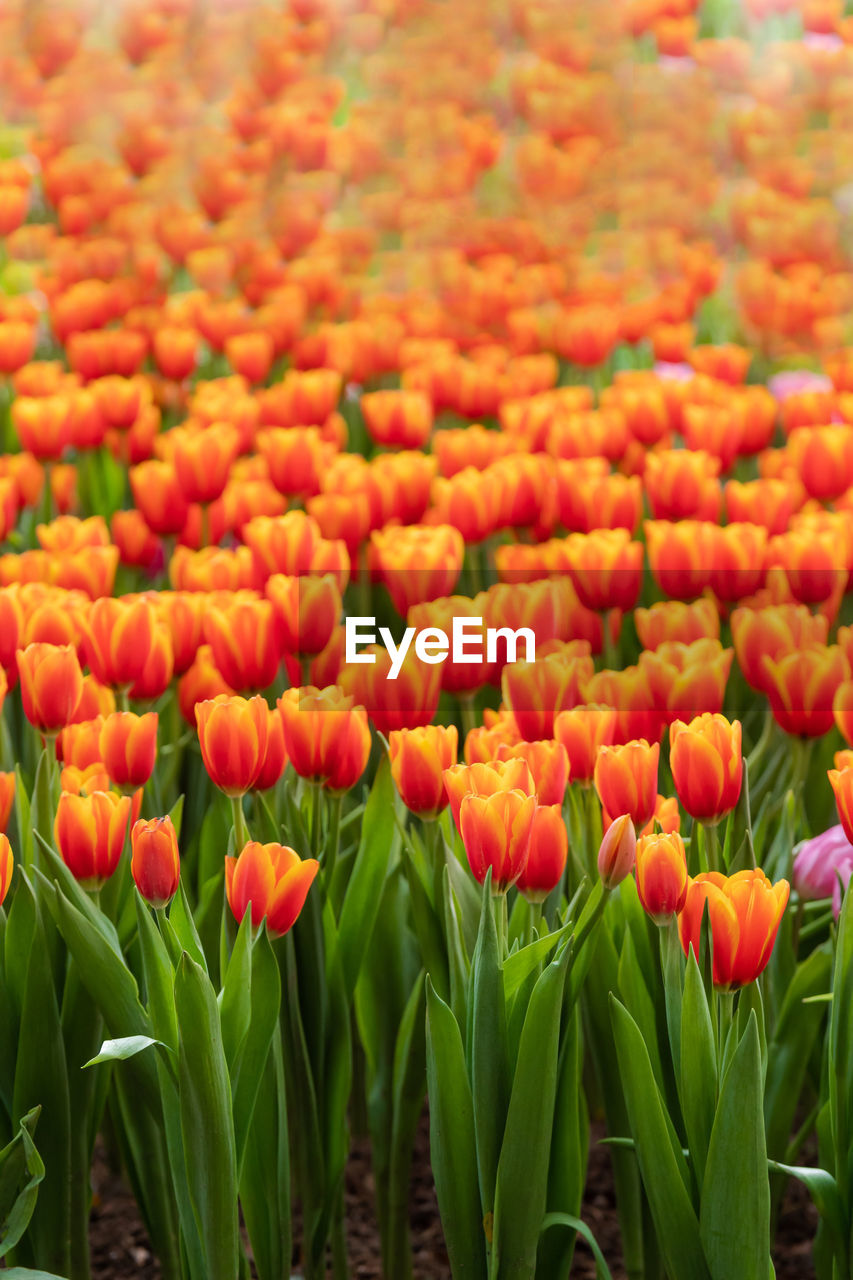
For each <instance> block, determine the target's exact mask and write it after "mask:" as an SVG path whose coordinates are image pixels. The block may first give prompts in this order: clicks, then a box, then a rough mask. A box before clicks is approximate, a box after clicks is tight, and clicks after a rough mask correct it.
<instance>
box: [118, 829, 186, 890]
mask: <svg viewBox="0 0 853 1280" xmlns="http://www.w3.org/2000/svg"><path fill="white" fill-rule="evenodd" d="M130 846H131V851H132V852H131V859H130V872H131V875H132V876H133V880H134V884H135V885H136V887H137V889H138V890H139V892H140V893H141V894H142V896H143V898H144V899H145V901H146V902H148V903H150V904H151V906H152V907H165V905H166V903H167V902H170V901H171V899H172V898H173V897H174V896H175V894H176V893H177V890H178V884H179V882H180V878H181V859H180V855H179V853H178V836H177V832H176V831H175V828H174V825H173V824H172V819H171V818H170V817H168V816H167V817H165V818H149V819H148V820H147V821H142V820H140V821H139V822H135V823H134V824H133V828H132V830H131V833H130Z"/></svg>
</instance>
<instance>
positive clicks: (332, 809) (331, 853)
mask: <svg viewBox="0 0 853 1280" xmlns="http://www.w3.org/2000/svg"><path fill="white" fill-rule="evenodd" d="M318 790H319V788H318ZM343 803H344V797H343V794H341V793H339V792H330V794H329V831H328V834H327V836H326V848H325V852H324V862H323V872H324V875H325V879H326V885H327V886H331V883H332V877H333V875H334V873H335V865H336V864H337V861H338V853H339V852H340V848H341V809H342V807H343Z"/></svg>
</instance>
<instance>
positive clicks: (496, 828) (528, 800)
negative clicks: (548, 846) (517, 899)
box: [459, 790, 537, 894]
mask: <svg viewBox="0 0 853 1280" xmlns="http://www.w3.org/2000/svg"><path fill="white" fill-rule="evenodd" d="M536 807H537V806H536V798H535V796H529V795H525V793H524V792H523V791H515V790H513V791H506V790H502V791H496V792H495V793H494V794H492V795H476V794H474V793H473V792H469V793H468V794H467V795H466V796H465V797H464V799H463V801H462V805H461V808H460V810H459V826H460V832H461V835H462V843H463V845H464V846H465V854H466V856H467V858H468V865H469V867H470V868H471V872H472V874H473V876H474V879H475V880H476V881H477V882H478V883H479V884H482V883H483V881H484V880H485V878H486V875H487V873H488V871H489V869H490V868H491V871H492V891H493V893H496V894H501V893H506V891H507V889H509V887H510V886H511V885H513V884H515V882H516V880H518V878H519V876H520V875H521V874H522V872H523V871H524V868H525V866H526V865H527V859H528V855H529V852H530V837H531V833H532V830H533V817H534V814H535V812H536Z"/></svg>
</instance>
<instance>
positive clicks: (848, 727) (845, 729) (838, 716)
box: [832, 659, 853, 747]
mask: <svg viewBox="0 0 853 1280" xmlns="http://www.w3.org/2000/svg"><path fill="white" fill-rule="evenodd" d="M848 661H849V659H848ZM832 714H833V716H834V718H835V724H836V726H837V728H838V732H839V733H840V734H841V736H842V738H843V739H844V741H845V742H846V743H847V745H848V747H853V680H845V681H844V683H843V684H840V685H839V686H838V688H837V689H836V690H835V696H834V697H833V699H832Z"/></svg>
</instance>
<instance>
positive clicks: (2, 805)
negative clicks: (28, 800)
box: [0, 773, 15, 832]
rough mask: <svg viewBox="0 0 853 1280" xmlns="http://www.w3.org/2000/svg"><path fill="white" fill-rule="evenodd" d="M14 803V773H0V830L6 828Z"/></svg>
mask: <svg viewBox="0 0 853 1280" xmlns="http://www.w3.org/2000/svg"><path fill="white" fill-rule="evenodd" d="M14 803H15V775H14V773H0V832H4V831H5V830H6V827H7V825H8V823H9V815H10V813H11V812H12V805H13V804H14Z"/></svg>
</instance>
